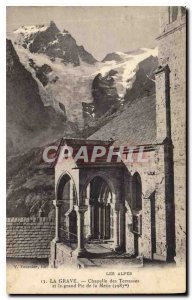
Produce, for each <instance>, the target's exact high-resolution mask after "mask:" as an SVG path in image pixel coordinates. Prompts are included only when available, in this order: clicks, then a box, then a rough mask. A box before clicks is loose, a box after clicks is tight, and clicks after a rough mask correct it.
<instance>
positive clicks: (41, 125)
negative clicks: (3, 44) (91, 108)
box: [6, 40, 66, 154]
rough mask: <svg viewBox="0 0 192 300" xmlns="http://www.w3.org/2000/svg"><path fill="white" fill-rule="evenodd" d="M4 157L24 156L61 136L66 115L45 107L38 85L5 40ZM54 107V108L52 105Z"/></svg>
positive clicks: (59, 110)
mask: <svg viewBox="0 0 192 300" xmlns="http://www.w3.org/2000/svg"><path fill="white" fill-rule="evenodd" d="M6 75H7V153H8V154H9V153H10V154H14V153H18V151H19V152H24V151H25V150H27V149H31V148H32V147H34V146H37V145H43V144H44V143H46V142H48V141H50V140H51V139H53V138H55V136H59V135H63V134H64V125H65V124H66V115H65V112H64V111H63V110H61V109H60V108H59V106H58V108H57V109H53V107H52V106H50V105H49V106H48V105H47V106H45V105H44V103H43V102H42V99H41V97H40V94H39V89H38V85H37V82H36V81H35V80H34V79H33V77H32V75H31V73H30V72H29V71H27V70H26V69H25V68H24V66H23V65H22V64H21V63H20V60H19V57H18V55H17V53H16V51H15V49H14V47H13V45H12V43H11V41H10V40H7V74H6ZM55 105H56V104H55Z"/></svg>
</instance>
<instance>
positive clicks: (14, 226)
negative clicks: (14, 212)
mask: <svg viewBox="0 0 192 300" xmlns="http://www.w3.org/2000/svg"><path fill="white" fill-rule="evenodd" d="M6 227H7V230H6V234H7V247H6V253H7V257H9V258H10V257H12V258H48V257H49V255H50V242H51V240H52V239H53V238H54V234H55V222H54V220H52V219H49V218H47V217H46V218H45V217H39V218H38V217H33V218H7V226H6Z"/></svg>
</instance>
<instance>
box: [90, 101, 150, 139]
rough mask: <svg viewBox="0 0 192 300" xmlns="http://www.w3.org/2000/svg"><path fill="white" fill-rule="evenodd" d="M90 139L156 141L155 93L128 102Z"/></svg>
mask: <svg viewBox="0 0 192 300" xmlns="http://www.w3.org/2000/svg"><path fill="white" fill-rule="evenodd" d="M88 139H90V140H100V141H101V140H110V139H113V140H114V141H116V143H119V144H122V143H124V144H125V143H126V144H129V145H143V144H151V143H155V140H156V98H155V95H152V96H149V97H144V98H138V99H135V100H134V101H132V102H131V103H129V104H127V105H126V106H125V107H124V110H123V111H122V112H121V113H120V114H119V115H118V116H117V117H115V118H114V119H112V120H111V121H110V122H109V123H107V124H106V125H104V126H103V127H101V128H100V129H99V130H98V131H96V132H95V133H94V134H92V135H91V136H90V137H89V138H88Z"/></svg>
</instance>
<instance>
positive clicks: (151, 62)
mask: <svg viewBox="0 0 192 300" xmlns="http://www.w3.org/2000/svg"><path fill="white" fill-rule="evenodd" d="M10 38H11V40H12V42H11V41H10V40H8V41H7V155H8V156H7V191H8V195H7V201H8V206H7V209H8V215H9V216H14V215H15V216H28V215H32V214H37V213H38V210H39V208H40V207H41V206H42V205H43V206H44V210H45V213H46V214H48V213H49V212H50V211H51V210H52V206H51V202H50V200H52V199H54V197H55V196H54V174H53V170H51V169H50V168H49V166H46V165H41V164H40V163H39V159H40V158H41V156H42V151H43V149H44V146H45V144H49V143H51V142H52V141H54V140H57V139H59V138H60V137H61V136H66V137H80V136H84V137H88V136H90V135H91V134H93V133H94V132H95V131H97V130H98V129H99V128H101V127H103V126H104V125H105V124H107V123H108V122H109V121H110V120H112V119H113V120H115V118H116V117H117V116H119V114H121V112H122V111H125V109H124V108H125V107H126V110H127V109H128V106H127V104H128V103H129V102H130V103H132V102H133V101H135V99H137V102H138V101H139V100H138V99H139V98H140V96H142V98H143V97H144V96H147V97H148V96H150V95H152V94H153V93H154V89H155V83H154V78H153V75H152V73H153V70H154V69H155V68H156V65H157V49H145V48H143V49H138V50H134V51H131V52H127V53H121V52H114V53H110V54H107V55H106V56H105V58H104V59H103V61H102V62H97V61H96V59H94V57H93V56H92V55H91V54H90V53H88V52H87V51H86V50H85V49H84V47H83V46H78V45H77V43H76V41H75V39H74V38H73V37H72V36H71V35H70V33H69V32H67V31H66V30H64V32H61V31H60V30H59V29H58V28H57V26H56V25H55V24H54V23H53V22H51V23H50V24H48V25H47V26H45V25H35V26H22V27H20V28H19V29H17V30H15V31H14V33H13V34H11V35H10ZM138 107H139V105H138ZM149 109H150V108H149ZM124 115H125V113H124ZM124 119H126V118H125V116H124ZM114 122H115V121H114ZM119 130H121V128H119ZM44 203H45V205H44Z"/></svg>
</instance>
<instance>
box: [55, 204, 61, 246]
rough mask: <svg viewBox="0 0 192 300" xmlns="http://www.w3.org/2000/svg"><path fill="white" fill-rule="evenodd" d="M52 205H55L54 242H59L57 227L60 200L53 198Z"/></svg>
mask: <svg viewBox="0 0 192 300" xmlns="http://www.w3.org/2000/svg"><path fill="white" fill-rule="evenodd" d="M53 205H54V206H55V238H54V240H53V241H54V242H55V243H59V242H60V236H59V227H60V209H59V208H60V206H61V205H62V202H61V201H59V200H53Z"/></svg>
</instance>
